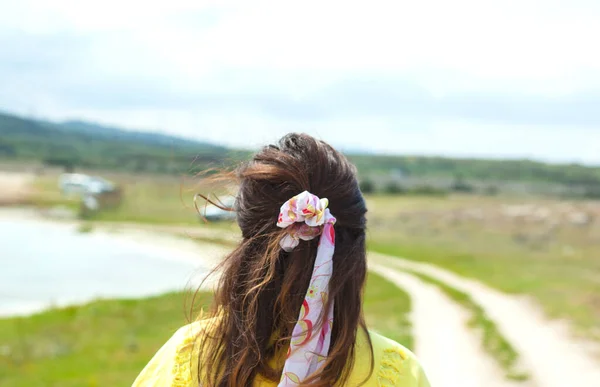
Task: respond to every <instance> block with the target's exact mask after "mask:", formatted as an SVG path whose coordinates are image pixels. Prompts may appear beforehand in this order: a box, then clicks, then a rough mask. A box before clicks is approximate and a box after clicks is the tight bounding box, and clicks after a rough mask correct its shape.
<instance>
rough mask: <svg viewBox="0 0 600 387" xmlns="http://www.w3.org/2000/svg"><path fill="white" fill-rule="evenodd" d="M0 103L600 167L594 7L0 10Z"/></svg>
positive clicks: (250, 142) (44, 113)
mask: <svg viewBox="0 0 600 387" xmlns="http://www.w3.org/2000/svg"><path fill="white" fill-rule="evenodd" d="M0 4H1V5H0V8H1V9H2V12H0V110H2V111H6V112H12V113H16V114H20V115H27V116H34V117H37V118H43V119H51V120H67V119H82V120H89V121H94V122H98V123H103V124H109V125H115V126H122V127H126V128H130V129H136V130H149V131H157V132H163V133H168V134H174V135H177V136H183V137H189V138H193V139H198V140H205V141H210V142H214V143H219V144H224V145H229V146H235V147H245V148H249V147H257V146H259V145H262V144H265V143H269V142H273V141H274V140H276V139H277V138H278V137H280V136H282V135H283V134H285V133H287V132H290V131H301V132H307V133H310V134H313V135H315V136H317V137H319V138H322V139H323V140H326V141H328V142H330V143H331V144H333V145H334V146H337V147H339V148H341V149H343V150H350V151H357V150H361V151H368V152H374V153H394V154H395V153H402V154H423V155H446V156H456V157H489V158H500V157H510V158H534V159H539V160H544V161H551V162H561V163H562V162H580V163H586V164H600V51H599V50H598V49H597V47H598V37H599V36H600V1H597V0H561V1H558V0H516V1H513V0H504V1H482V0H454V1H446V0H420V1H402V0H395V1H380V0H369V1H352V0H346V1H328V0H320V1H312V0H305V1H302V2H288V1H281V0H280V1H261V0H253V1H247V0H246V1H239V0H236V1H228V0H220V1H213V0H195V1H189V0H169V1H162V2H150V1H147V0H145V1H140V0H130V1H127V0H118V1H117V0H104V1H102V2H87V1H80V0H53V1H46V0H19V1H12V2H11V1H9V0H0Z"/></svg>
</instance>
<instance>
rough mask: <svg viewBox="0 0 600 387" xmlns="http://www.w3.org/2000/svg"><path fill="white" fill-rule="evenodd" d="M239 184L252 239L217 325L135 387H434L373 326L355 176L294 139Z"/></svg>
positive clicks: (323, 148)
mask: <svg viewBox="0 0 600 387" xmlns="http://www.w3.org/2000/svg"><path fill="white" fill-rule="evenodd" d="M237 177H238V178H239V185H240V189H239V192H238V196H237V199H236V204H235V210H236V213H237V222H238V224H239V227H240V229H241V231H242V237H243V238H242V241H241V242H240V244H239V246H237V247H236V248H235V250H234V251H233V252H232V253H231V254H230V255H229V256H228V257H227V258H226V259H225V260H224V262H223V263H222V266H221V271H222V276H221V278H220V282H219V286H218V288H217V291H216V295H215V308H214V310H213V313H212V316H210V317H209V318H205V319H201V320H200V321H198V322H196V323H193V324H191V325H188V326H186V327H184V328H181V329H180V330H179V331H178V332H177V333H176V334H175V335H174V336H173V337H172V338H171V339H170V340H169V341H168V342H167V343H166V344H165V345H164V346H163V348H162V349H160V351H159V352H158V353H157V354H156V355H155V357H154V358H153V359H152V360H151V361H150V363H149V364H148V365H147V366H146V368H145V369H144V370H143V371H142V373H141V374H140V375H139V377H138V378H137V380H136V381H135V382H134V386H135V387H138V386H139V387H142V386H178V387H192V386H215V387H217V386H218V387H225V386H297V385H310V386H333V385H337V386H360V385H364V386H402V387H427V386H429V384H428V382H427V379H426V377H425V375H424V373H423V371H422V369H421V367H420V365H419V363H418V362H417V360H416V359H415V357H414V355H413V354H412V353H411V352H410V351H408V350H407V349H406V348H404V347H402V346H401V345H400V344H398V343H396V342H394V341H392V340H390V339H387V338H385V337H383V336H381V335H379V334H377V333H375V332H372V331H368V330H367V327H366V325H365V322H364V318H363V314H362V293H363V288H364V285H365V279H366V274H367V261H366V249H365V231H366V218H365V214H366V212H367V208H366V205H365V200H364V198H363V196H362V194H361V192H360V189H359V187H358V181H357V178H356V171H355V168H354V166H353V165H352V164H350V163H349V162H348V160H347V159H346V158H345V157H344V156H343V155H342V154H341V153H339V152H337V151H336V150H334V149H333V148H332V147H331V146H329V145H327V144H326V143H324V142H322V141H318V140H315V139H314V138H312V137H310V136H308V135H305V134H289V135H287V136H285V137H283V138H282V139H281V140H280V141H279V143H278V144H277V145H270V146H267V147H265V148H264V149H263V150H262V151H260V152H259V153H258V154H256V155H255V156H254V158H253V159H252V160H251V161H250V162H249V163H248V164H245V165H243V166H242V167H240V168H239V169H238V171H237ZM390 313H393V311H390Z"/></svg>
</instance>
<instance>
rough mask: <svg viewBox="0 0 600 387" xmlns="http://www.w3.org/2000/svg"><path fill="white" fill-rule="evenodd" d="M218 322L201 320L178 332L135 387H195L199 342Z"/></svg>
mask: <svg viewBox="0 0 600 387" xmlns="http://www.w3.org/2000/svg"><path fill="white" fill-rule="evenodd" d="M215 321H216V320H215V318H209V319H204V320H199V321H196V322H193V323H191V324H188V325H185V326H183V327H181V328H179V329H178V330H177V331H176V332H175V333H174V334H173V335H172V336H171V338H170V339H169V340H168V341H167V342H166V343H165V344H164V345H163V346H162V347H161V348H160V349H159V350H158V352H156V354H155V355H154V357H153V358H152V359H151V360H150V362H149V363H148V364H147V365H146V367H145V368H144V369H143V370H142V372H141V373H140V374H139V375H138V377H137V378H136V380H135V381H134V382H133V386H132V387H155V386H156V387H158V386H161V387H163V386H164V387H190V386H195V385H196V384H195V381H194V379H195V375H197V369H198V346H197V345H195V344H196V341H197V338H198V336H199V335H201V334H202V332H204V331H205V330H206V329H207V328H208V327H209V326H210V325H211V323H213V322H215Z"/></svg>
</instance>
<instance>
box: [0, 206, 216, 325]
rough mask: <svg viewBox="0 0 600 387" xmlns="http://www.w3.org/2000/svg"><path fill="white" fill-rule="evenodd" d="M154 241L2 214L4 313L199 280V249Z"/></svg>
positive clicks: (0, 304)
mask: <svg viewBox="0 0 600 387" xmlns="http://www.w3.org/2000/svg"><path fill="white" fill-rule="evenodd" d="M152 242H153V240H152V239H149V238H145V240H142V241H140V240H139V238H138V240H135V238H134V239H133V240H132V239H131V238H129V237H125V236H122V235H111V234H108V233H101V232H92V233H79V232H77V230H76V228H75V226H73V225H65V224H59V223H50V222H42V221H36V220H18V219H14V218H12V219H2V218H0V315H15V314H27V313H31V312H34V311H38V310H40V309H44V308H47V307H50V306H58V305H69V304H79V303H84V302H87V301H90V300H93V299H97V298H115V297H143V296H148V295H153V294H159V293H163V292H166V291H172V290H181V289H183V288H185V287H186V286H197V283H198V280H199V278H201V277H202V275H203V274H204V273H206V272H207V268H206V266H203V265H202V264H201V263H200V262H199V261H200V259H199V258H200V257H199V256H198V255H196V254H192V253H191V252H190V251H183V252H179V251H177V250H174V249H173V247H170V248H165V247H164V246H163V247H161V246H160V245H158V246H157V244H156V243H152ZM174 252H175V254H174Z"/></svg>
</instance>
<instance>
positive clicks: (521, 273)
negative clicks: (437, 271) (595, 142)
mask: <svg viewBox="0 0 600 387" xmlns="http://www.w3.org/2000/svg"><path fill="white" fill-rule="evenodd" d="M368 201H369V209H370V214H369V226H370V233H369V241H370V245H369V246H370V248H371V249H373V250H376V251H378V252H381V253H387V254H391V255H397V256H403V257H406V258H410V259H414V260H419V261H426V262H431V263H434V264H437V265H439V266H442V267H444V268H447V269H450V270H452V271H454V272H457V273H459V274H461V275H464V276H467V277H472V278H476V279H479V280H482V281H484V282H486V283H488V284H489V285H491V286H493V287H496V288H498V289H501V290H503V291H506V292H509V293H515V294H526V295H530V296H532V297H534V298H535V299H536V300H537V301H538V302H539V303H540V304H541V305H542V306H543V307H544V309H545V311H546V312H547V314H548V315H549V316H550V317H553V318H565V319H568V320H570V321H572V322H574V323H575V326H576V330H577V333H579V334H581V335H584V336H585V337H591V338H595V339H598V340H600V260H598V256H600V222H598V219H600V202H584V201H580V202H566V201H556V200H545V199H539V198H510V197H508V198H506V197H475V196H458V197H452V196H451V197H448V198H403V197H385V196H381V197H372V198H369V200H368Z"/></svg>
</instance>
